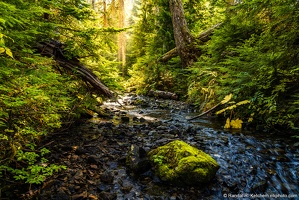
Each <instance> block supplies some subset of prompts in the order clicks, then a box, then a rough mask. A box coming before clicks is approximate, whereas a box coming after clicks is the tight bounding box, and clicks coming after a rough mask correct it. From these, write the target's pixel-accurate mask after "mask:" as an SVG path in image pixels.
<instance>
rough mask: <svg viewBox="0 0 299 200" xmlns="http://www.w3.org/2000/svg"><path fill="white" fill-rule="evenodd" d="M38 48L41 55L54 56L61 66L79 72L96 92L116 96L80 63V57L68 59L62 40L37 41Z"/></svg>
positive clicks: (110, 96)
mask: <svg viewBox="0 0 299 200" xmlns="http://www.w3.org/2000/svg"><path fill="white" fill-rule="evenodd" d="M36 48H37V50H38V51H39V52H40V54H41V55H43V56H47V57H53V58H54V59H55V61H56V62H57V63H58V64H59V65H60V66H61V67H63V68H65V69H67V70H69V71H71V72H72V73H74V72H76V73H77V74H79V75H80V76H81V77H82V79H83V80H85V81H86V82H87V83H89V84H90V85H91V86H92V87H93V89H94V91H95V92H96V93H98V94H100V95H104V96H106V97H109V98H112V97H114V94H113V92H112V91H111V90H109V88H107V87H106V86H105V85H104V84H103V83H102V82H101V81H100V80H99V78H98V77H97V76H96V75H95V74H94V73H93V72H92V71H91V70H90V69H88V68H87V67H85V66H84V65H83V64H82V63H80V61H79V60H78V59H76V58H73V59H68V58H66V57H65V56H64V54H63V45H62V44H61V43H60V42H58V41H55V40H51V41H50V42H40V43H37V45H36Z"/></svg>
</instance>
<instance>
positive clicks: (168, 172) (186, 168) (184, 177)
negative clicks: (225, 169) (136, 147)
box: [148, 140, 219, 185]
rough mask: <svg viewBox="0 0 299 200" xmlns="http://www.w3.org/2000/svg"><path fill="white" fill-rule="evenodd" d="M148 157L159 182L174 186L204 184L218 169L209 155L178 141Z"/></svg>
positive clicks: (154, 151) (155, 150) (153, 151)
mask: <svg viewBox="0 0 299 200" xmlns="http://www.w3.org/2000/svg"><path fill="white" fill-rule="evenodd" d="M148 155H149V157H150V160H151V161H152V163H153V165H154V170H155V172H156V173H157V175H158V176H159V177H160V178H161V180H163V181H167V182H170V183H174V184H184V185H198V184H202V183H206V182H209V181H210V180H211V179H212V178H213V177H214V176H215V174H216V172H217V170H218V169H219V164H218V163H217V162H216V161H215V160H214V159H213V158H212V157H211V156H210V155H208V154H206V153H204V152H203V151H201V150H199V149H197V148H195V147H192V146H190V145H189V144H187V143H185V142H183V141H180V140H175V141H172V142H170V143H168V144H166V145H164V146H161V147H158V148H156V149H154V150H152V151H150V152H149V154H148Z"/></svg>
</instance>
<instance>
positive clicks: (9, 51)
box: [5, 47, 14, 58]
mask: <svg viewBox="0 0 299 200" xmlns="http://www.w3.org/2000/svg"><path fill="white" fill-rule="evenodd" d="M5 53H6V55H8V56H9V57H11V58H14V57H13V55H12V52H11V50H10V49H9V48H7V47H6V48H5Z"/></svg>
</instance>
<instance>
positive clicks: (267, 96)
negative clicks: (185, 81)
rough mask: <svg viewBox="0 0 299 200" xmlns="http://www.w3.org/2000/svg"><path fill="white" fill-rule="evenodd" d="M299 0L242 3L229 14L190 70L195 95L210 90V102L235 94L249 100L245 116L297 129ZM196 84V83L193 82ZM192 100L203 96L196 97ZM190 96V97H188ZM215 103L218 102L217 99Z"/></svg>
mask: <svg viewBox="0 0 299 200" xmlns="http://www.w3.org/2000/svg"><path fill="white" fill-rule="evenodd" d="M298 8H299V4H298V1H295V0H289V1H287V2H285V1H280V0H275V1H271V3H270V2H269V1H266V2H261V1H254V0H251V1H246V2H243V3H241V4H237V5H234V6H231V7H229V8H228V10H227V12H226V13H227V14H226V19H225V21H224V23H223V25H222V27H221V28H220V29H218V30H216V31H215V33H214V35H213V36H212V40H211V41H210V42H209V43H208V45H207V46H206V47H205V48H204V49H205V51H206V52H207V53H206V55H204V56H202V57H201V58H200V59H199V61H198V62H197V63H196V65H195V66H194V67H193V68H192V69H191V70H192V72H193V74H192V76H191V77H190V78H189V80H192V81H194V82H195V83H196V88H197V91H200V90H201V88H209V90H210V91H211V90H212V91H213V95H212V97H210V99H209V100H208V102H213V101H214V102H217V100H219V99H221V98H222V97H223V96H224V94H227V93H229V92H233V93H234V94H235V95H236V100H238V101H239V100H242V99H249V100H250V101H251V102H252V103H251V105H250V107H249V109H247V108H246V109H242V111H240V114H241V115H243V116H247V117H248V116H251V115H254V116H255V117H254V121H253V122H255V123H259V124H265V125H266V126H268V127H269V128H273V127H278V126H283V127H287V128H292V129H296V127H298V125H299V124H298V119H299V118H298V109H297V108H296V105H297V104H298V92H299V91H298V89H297V88H298V73H297V72H298V53H299V52H298V45H299V43H298V29H297V27H298V22H299V20H298V17H299V15H298ZM193 85H195V84H193ZM195 91H196V90H195V89H194V86H193V87H191V89H190V90H189V92H190V93H191V95H190V97H192V99H191V100H196V98H198V99H200V100H202V97H199V96H200V94H199V92H198V94H197V95H194V93H196V92H195ZM192 95H193V96H192ZM216 99H217V100H216Z"/></svg>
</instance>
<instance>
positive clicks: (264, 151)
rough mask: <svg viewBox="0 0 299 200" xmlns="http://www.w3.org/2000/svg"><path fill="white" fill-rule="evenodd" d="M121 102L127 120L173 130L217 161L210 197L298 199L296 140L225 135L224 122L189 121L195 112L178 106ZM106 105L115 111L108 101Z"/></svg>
mask: <svg viewBox="0 0 299 200" xmlns="http://www.w3.org/2000/svg"><path fill="white" fill-rule="evenodd" d="M136 102H138V103H137V104H135V103H136ZM121 103H122V104H124V105H129V106H128V107H127V108H128V109H127V110H126V116H129V117H131V118H134V117H135V118H136V117H137V118H144V119H146V121H153V122H157V121H161V122H163V123H166V124H167V125H168V126H169V127H171V126H174V127H175V128H178V129H179V131H180V132H182V133H183V135H181V136H180V137H181V138H180V139H183V140H185V141H186V142H188V143H189V144H191V145H194V146H196V147H198V148H199V149H202V150H204V151H205V152H207V153H209V154H210V155H211V156H212V157H214V159H215V160H217V162H218V163H219V164H220V166H221V167H220V169H219V171H218V173H217V175H216V180H215V182H213V183H211V184H210V185H209V186H207V189H208V190H209V192H208V193H209V194H210V195H211V196H209V198H210V199H219V198H223V197H235V198H237V199H246V198H248V199H252V198H256V199H269V198H280V197H292V198H293V199H298V198H299V181H298V176H299V148H298V146H299V144H298V142H297V143H296V141H293V140H291V139H289V138H283V137H278V136H277V137H274V136H273V135H269V134H267V133H263V132H262V133H261V132H252V131H244V130H242V131H227V130H224V129H223V122H219V121H216V120H211V119H210V118H199V119H196V120H193V121H192V122H189V121H188V120H187V119H189V118H192V117H194V116H196V115H198V113H196V112H192V110H191V109H190V108H189V107H188V106H187V105H185V104H183V103H180V102H175V101H170V100H155V99H147V98H145V97H136V96H125V97H124V98H122V99H121ZM132 105H138V106H132ZM105 106H107V107H109V108H110V109H111V108H112V109H115V108H116V107H117V105H115V104H113V103H107V104H106V105H105ZM117 109H121V108H117ZM131 123H132V124H134V120H132V121H131ZM151 142H154V141H151ZM250 195H251V196H250ZM254 195H256V196H254ZM275 195H276V196H275Z"/></svg>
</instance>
